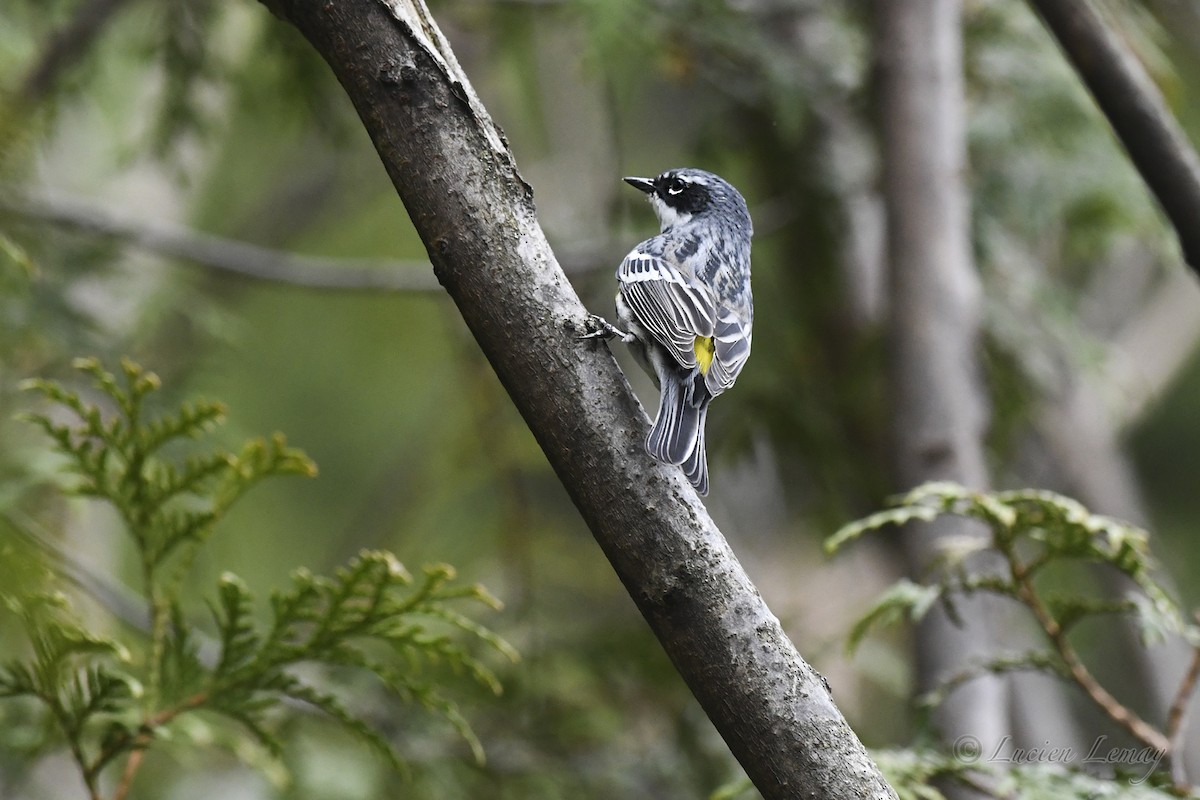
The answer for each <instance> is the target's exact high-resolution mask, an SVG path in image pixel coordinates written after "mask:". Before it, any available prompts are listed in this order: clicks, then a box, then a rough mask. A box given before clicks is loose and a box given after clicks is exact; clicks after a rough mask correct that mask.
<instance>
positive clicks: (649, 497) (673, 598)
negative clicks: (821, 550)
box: [263, 0, 895, 800]
mask: <svg viewBox="0 0 1200 800" xmlns="http://www.w3.org/2000/svg"><path fill="white" fill-rule="evenodd" d="M263 2H264V3H265V4H266V5H267V6H268V7H269V8H271V10H272V11H273V12H274V13H276V14H277V15H279V16H281V17H283V18H285V19H287V20H288V21H289V22H291V23H293V24H294V25H295V26H296V27H297V28H298V29H299V30H300V31H301V33H302V34H304V36H305V37H306V38H307V39H308V40H309V41H310V43H311V44H312V45H313V46H314V47H315V48H316V50H317V51H318V52H319V53H320V54H321V56H322V57H323V58H324V59H325V60H326V61H327V62H328V63H329V65H330V67H332V69H333V71H334V73H335V74H336V75H337V77H338V80H339V81H340V82H341V83H342V86H343V87H344V88H345V90H346V92H347V94H348V95H349V96H350V99H351V100H352V101H353V103H354V105H355V107H356V109H357V111H358V113H359V116H360V118H361V119H362V121H363V124H364V126H365V127H366V129H367V132H368V133H369V134H370V136H371V138H372V140H373V142H374V144H375V147H376V149H377V150H378V152H379V154H380V157H381V158H382V160H383V164H384V166H385V168H386V169H387V171H388V174H389V175H390V176H391V178H392V182H393V184H394V185H395V186H396V190H397V192H398V193H399V195H400V197H401V199H402V200H403V201H404V205H405V207H406V208H407V209H408V212H409V215H410V216H411V218H412V221H413V224H414V226H415V227H416V229H417V232H418V233H419V234H420V236H421V239H422V241H423V242H424V243H425V246H426V248H427V249H428V252H429V256H430V260H431V261H432V263H433V269H434V273H435V275H436V276H437V278H438V280H439V281H440V282H441V284H442V285H443V286H444V287H445V288H446V290H447V292H448V293H449V294H450V296H451V298H453V300H454V302H455V303H456V304H457V306H458V308H459V310H460V311H461V312H462V315H463V318H464V319H465V321H466V323H467V325H468V326H469V327H470V329H471V331H472V333H473V334H474V335H475V338H476V340H477V341H478V342H479V345H480V347H481V348H482V349H483V352H484V354H485V355H486V356H487V358H488V360H489V361H490V362H491V364H492V366H493V368H494V369H495V370H496V373H497V375H498V376H499V378H500V381H501V382H502V383H503V384H504V386H505V388H506V389H507V390H508V393H509V395H510V396H511V397H512V399H513V402H514V403H515V405H516V406H517V409H518V410H519V411H520V412H521V414H522V416H523V417H524V419H525V421H526V423H527V424H528V425H529V428H530V430H531V431H532V432H533V434H534V436H535V438H536V439H537V441H538V443H539V444H540V446H541V448H542V450H543V451H544V452H545V454H546V456H547V458H548V460H549V462H550V464H551V466H552V467H553V468H554V470H555V472H556V473H557V474H558V476H559V478H560V480H561V481H562V482H563V484H564V486H565V487H566V489H567V491H568V493H569V494H570V495H571V498H572V500H573V501H574V502H575V505H576V506H577V507H578V509H579V511H580V513H581V514H582V516H583V518H584V520H585V521H586V522H587V524H588V526H589V527H590V528H591V530H592V532H593V534H594V535H595V537H596V540H597V541H598V542H599V544H600V546H601V548H602V549H603V550H604V552H605V555H606V556H607V557H608V559H609V561H610V562H611V563H612V565H613V567H614V569H615V570H616V572H617V575H618V576H619V577H620V578H621V580H622V581H623V582H624V584H625V586H626V588H627V589H628V591H629V593H630V595H631V597H632V598H633V600H634V602H635V603H636V604H637V605H638V608H639V609H640V610H641V612H642V614H643V616H644V617H645V618H646V620H647V622H648V623H649V624H650V627H651V629H652V630H653V631H654V633H655V635H656V636H657V637H658V639H659V641H660V642H661V643H662V645H663V647H664V649H665V650H666V651H667V654H668V655H669V656H670V657H671V660H672V661H673V663H674V664H675V666H676V668H677V669H678V670H679V672H680V673H681V675H682V676H683V678H684V680H685V681H686V682H687V684H688V686H689V688H691V690H692V692H693V693H694V694H695V695H696V698H697V700H699V702H700V705H701V706H702V707H703V709H704V711H705V712H706V713H707V714H708V716H709V718H710V719H711V720H712V722H713V724H714V725H715V726H716V728H717V730H718V731H719V732H720V733H721V735H722V736H723V737H724V739H725V741H726V742H727V743H728V745H729V747H730V749H731V750H732V751H733V753H734V755H735V756H736V757H737V758H738V760H739V761H740V762H741V764H742V766H743V767H744V768H745V770H746V772H747V774H748V775H749V776H750V778H751V780H753V781H754V784H755V786H756V787H757V788H758V789H759V791H760V792H762V794H763V796H764V797H766V798H768V799H769V800H770V799H772V798H793V797H821V798H830V800H839V799H841V798H844V799H845V800H850V799H851V798H853V799H854V800H859V798H887V797H895V793H894V792H893V791H892V790H891V789H890V787H888V786H887V784H886V783H885V782H884V780H883V777H882V776H881V775H880V773H879V771H878V769H877V768H876V767H875V766H874V764H873V763H872V762H871V760H870V758H869V757H868V756H867V753H866V750H865V749H864V748H863V746H862V744H861V743H860V742H859V741H858V739H857V737H856V736H855V735H854V733H853V731H851V730H850V727H849V726H848V725H847V723H846V721H845V719H844V718H843V717H842V715H841V713H840V712H839V711H838V709H837V708H836V706H834V704H833V700H832V698H831V696H830V693H829V690H828V688H827V686H826V685H825V684H824V682H823V680H822V679H821V677H820V676H819V675H818V674H817V673H816V672H815V671H814V670H813V669H812V668H811V667H809V666H808V664H807V663H805V662H804V660H803V659H802V658H801V657H800V655H799V654H798V653H797V651H796V649H795V647H794V645H793V644H792V643H791V641H789V640H788V638H787V637H786V635H785V634H784V632H783V629H782V627H781V626H780V624H779V620H778V619H777V618H776V617H775V616H774V615H773V614H771V612H770V610H769V609H767V607H766V605H765V604H764V603H763V600H762V597H761V596H760V595H759V594H758V591H757V590H756V589H755V587H754V586H753V584H751V583H750V580H749V578H748V577H747V576H746V574H745V571H744V570H743V569H742V567H741V565H740V564H739V563H738V561H737V559H736V557H735V556H734V555H733V553H732V551H731V550H730V548H729V545H728V543H727V542H726V541H725V539H724V537H722V535H721V533H720V531H719V530H717V528H716V526H715V525H714V524H713V522H712V519H711V518H710V517H709V516H708V513H707V511H706V510H705V508H704V506H703V504H701V503H700V501H699V499H698V498H697V497H696V494H695V492H694V491H693V490H692V489H691V488H690V486H689V485H688V484H687V483H686V481H685V480H684V479H683V477H682V474H681V473H680V471H679V470H678V469H677V468H675V467H669V466H666V465H662V464H659V463H657V462H655V461H653V460H652V459H650V458H648V457H647V456H646V454H645V448H644V445H643V443H644V441H645V436H646V433H647V430H648V420H647V419H646V416H645V413H644V412H643V411H642V409H641V407H640V405H639V404H638V402H637V399H636V398H635V397H634V395H633V394H632V392H631V391H630V389H629V386H628V384H627V383H626V382H625V380H624V378H623V376H622V375H621V373H620V370H619V369H618V368H617V365H616V363H615V362H614V361H613V359H612V357H611V355H610V354H608V352H607V351H606V350H605V348H604V347H603V346H602V345H600V344H598V343H596V342H594V341H590V342H585V341H581V340H580V339H579V338H578V335H579V333H581V332H582V331H583V330H584V325H585V321H586V312H585V309H584V308H583V307H582V306H581V305H580V303H579V300H578V298H577V296H576V295H575V292H574V290H573V289H572V288H571V285H570V283H569V282H568V281H567V280H566V277H565V276H564V275H563V273H562V270H561V269H560V268H559V266H558V263H557V261H556V260H555V258H554V254H553V253H552V252H551V251H550V248H549V245H548V244H547V242H546V239H545V235H544V234H543V232H542V230H541V227H540V226H539V225H538V222H537V219H536V217H535V213H534V208H533V197H532V191H531V189H530V187H529V186H528V185H527V184H526V183H525V182H524V180H523V179H522V178H521V176H520V175H519V174H518V172H517V170H516V165H515V163H514V161H513V158H512V154H511V152H510V151H509V149H508V145H507V143H506V142H505V140H504V138H503V135H502V134H501V133H500V131H499V129H498V128H496V126H495V125H494V123H493V122H492V121H491V119H490V117H489V116H488V114H487V112H486V110H485V109H484V108H483V106H482V104H481V103H480V101H479V99H478V97H477V96H476V95H475V92H474V90H473V89H472V88H471V86H470V83H469V81H468V80H467V78H466V75H465V74H464V73H463V71H462V69H461V67H460V66H459V65H458V62H457V60H456V59H455V57H454V54H453V53H452V52H451V50H450V47H449V44H448V43H447V42H446V40H445V38H444V37H443V36H442V34H441V31H439V30H438V28H437V25H436V24H435V23H434V21H433V19H432V17H431V16H430V14H429V11H428V9H427V8H425V6H424V5H423V4H422V3H420V2H419V0H418V1H417V2H406V1H405V0H386V2H385V0H340V2H337V3H328V2H325V0H263Z"/></svg>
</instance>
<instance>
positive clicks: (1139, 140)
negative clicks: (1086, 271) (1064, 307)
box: [1030, 0, 1200, 273]
mask: <svg viewBox="0 0 1200 800" xmlns="http://www.w3.org/2000/svg"><path fill="white" fill-rule="evenodd" d="M1030 4H1031V5H1032V6H1033V7H1034V9H1035V10H1036V11H1037V12H1038V14H1040V15H1041V17H1042V20H1043V21H1044V22H1045V23H1046V27H1047V28H1049V30H1050V32H1051V33H1052V34H1054V37H1055V38H1056V39H1057V40H1058V43H1059V45H1060V46H1061V47H1062V49H1063V52H1064V53H1066V55H1067V58H1068V59H1069V60H1070V61H1071V63H1072V64H1073V65H1074V67H1075V70H1076V71H1077V72H1078V73H1079V77H1080V78H1081V79H1082V80H1083V82H1084V84H1085V85H1086V86H1087V88H1088V90H1089V91H1090V92H1091V93H1092V96H1093V97H1094V98H1095V99H1096V104H1097V105H1098V106H1099V107H1100V110H1101V111H1102V112H1104V115H1105V116H1106V117H1108V121H1109V124H1111V125H1112V128H1113V132H1114V133H1116V135H1117V138H1118V139H1119V140H1120V141H1121V144H1122V145H1124V147H1125V150H1126V151H1127V152H1128V153H1129V158H1130V160H1131V161H1132V162H1133V165H1134V167H1136V168H1137V170H1138V172H1140V173H1141V175H1142V179H1143V180H1144V181H1145V182H1146V185H1147V186H1148V187H1149V188H1150V191H1151V192H1152V193H1153V194H1154V196H1155V197H1156V198H1157V199H1158V202H1159V205H1160V206H1161V207H1162V210H1163V212H1164V213H1166V215H1167V219H1169V220H1170V221H1171V224H1172V225H1173V226H1174V228H1175V233H1176V235H1177V236H1178V237H1179V245H1180V248H1181V249H1182V250H1183V257H1184V260H1186V261H1187V263H1188V265H1189V266H1191V268H1192V269H1193V270H1194V271H1196V272H1197V273H1200V156H1197V155H1196V150H1195V148H1193V147H1192V145H1191V143H1190V142H1189V141H1188V139H1187V136H1185V135H1184V133H1183V131H1182V129H1180V127H1179V124H1178V123H1177V122H1176V121H1175V118H1174V117H1173V116H1172V115H1171V112H1170V111H1169V110H1168V109H1167V104H1166V102H1165V101H1164V100H1163V97H1162V93H1160V92H1159V91H1158V87H1156V86H1155V85H1154V82H1153V81H1152V80H1151V79H1150V76H1149V75H1147V74H1146V70H1145V69H1144V68H1143V67H1142V65H1141V63H1140V62H1139V61H1138V60H1137V58H1136V57H1134V55H1133V53H1131V52H1130V51H1129V49H1128V48H1127V47H1126V46H1125V45H1124V44H1123V43H1122V42H1121V41H1120V40H1119V39H1118V38H1117V36H1116V35H1115V34H1113V32H1112V31H1110V30H1108V29H1107V28H1106V27H1105V25H1104V21H1103V20H1102V19H1101V18H1100V16H1099V14H1097V13H1096V11H1095V9H1094V8H1093V7H1092V5H1091V4H1090V3H1088V2H1085V0H1030Z"/></svg>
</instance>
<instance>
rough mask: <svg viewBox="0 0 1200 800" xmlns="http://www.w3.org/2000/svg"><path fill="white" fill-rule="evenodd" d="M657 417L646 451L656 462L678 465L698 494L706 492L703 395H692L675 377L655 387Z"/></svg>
mask: <svg viewBox="0 0 1200 800" xmlns="http://www.w3.org/2000/svg"><path fill="white" fill-rule="evenodd" d="M659 389H660V391H661V394H660V395H659V401H658V416H657V417H655V419H654V426H653V427H652V428H651V429H650V435H649V436H648V437H647V438H646V450H647V451H649V453H650V455H652V456H654V457H655V458H657V459H658V460H659V461H665V462H666V463H668V464H679V465H681V466H682V467H683V471H684V474H685V475H687V478H688V480H689V481H691V482H692V485H693V486H695V487H696V489H697V490H698V491H699V492H700V493H701V494H707V492H708V462H707V459H706V457H705V453H704V420H705V418H706V417H707V416H708V401H709V400H710V399H711V398H708V397H706V396H702V397H695V396H694V389H693V391H689V386H688V385H687V384H685V383H683V382H682V381H679V380H678V379H675V378H669V379H666V380H663V381H662V382H661V384H660V386H659Z"/></svg>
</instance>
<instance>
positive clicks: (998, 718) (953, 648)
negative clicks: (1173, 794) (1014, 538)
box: [875, 0, 1008, 753]
mask: <svg viewBox="0 0 1200 800" xmlns="http://www.w3.org/2000/svg"><path fill="white" fill-rule="evenodd" d="M875 9H876V16H877V30H876V44H877V48H878V57H879V102H880V111H881V115H880V123H881V138H882V150H883V161H884V186H883V189H884V201H885V205H886V209H887V234H888V260H889V265H888V267H889V282H890V292H889V298H890V300H889V326H888V341H889V344H890V346H891V355H890V365H891V375H892V386H893V391H894V402H895V407H896V411H895V417H894V447H895V461H896V473H897V477H898V480H899V482H900V484H901V486H902V487H903V488H906V489H907V488H911V487H912V486H915V485H917V484H920V483H923V482H925V481H929V480H953V481H957V482H959V483H962V484H964V485H966V486H970V487H972V488H977V489H986V488H987V486H988V482H989V481H988V471H987V466H986V464H985V462H984V453H983V432H984V426H985V423H986V417H987V410H986V403H985V400H984V398H983V393H982V391H981V387H980V385H979V380H978V374H977V373H978V367H977V365H976V346H977V341H978V333H979V315H980V311H979V305H980V302H979V301H980V287H979V279H978V276H977V274H976V272H975V269H974V265H973V263H972V259H971V250H970V242H969V238H968V236H969V217H968V202H967V193H966V189H965V187H964V185H963V171H964V169H965V163H966V137H965V114H966V112H965V100H964V94H963V85H962V40H961V30H960V26H961V22H960V9H959V4H958V0H905V2H894V0H879V2H877V3H876V4H875ZM983 535H984V532H983V531H982V530H981V529H980V528H978V527H975V526H973V525H971V524H970V523H968V522H967V521H964V520H958V519H952V518H944V519H941V520H938V521H937V522H935V523H931V524H921V525H910V526H908V527H907V528H906V530H905V550H906V552H907V555H908V560H909V569H910V571H911V572H912V573H913V574H914V575H915V576H917V577H918V578H919V577H920V576H921V575H923V574H924V573H925V572H926V571H927V570H928V569H929V568H930V567H931V565H932V564H933V563H934V561H935V560H936V559H937V558H938V555H939V554H940V552H941V549H942V547H943V545H944V544H945V543H946V541H947V540H948V539H955V538H959V537H977V536H983ZM956 605H958V604H956ZM991 605H992V604H990V603H989V602H988V601H987V600H986V599H985V598H976V599H968V600H967V601H966V602H965V603H963V604H961V605H958V610H959V612H960V614H961V615H962V616H963V617H964V619H965V620H966V624H965V625H964V626H963V627H958V626H956V625H954V624H952V623H951V621H950V620H949V619H948V618H947V617H946V615H944V614H941V613H933V614H930V615H929V616H927V617H926V619H925V621H924V622H923V623H922V625H921V626H920V628H919V630H918V637H917V648H918V659H917V666H918V672H919V676H918V677H919V680H920V681H921V683H922V684H923V688H926V689H928V688H932V687H933V686H934V685H936V684H938V683H940V682H941V681H943V680H945V679H947V678H948V677H950V676H952V675H954V674H955V673H957V672H959V671H961V670H963V669H965V668H966V667H967V666H968V665H969V664H970V663H972V662H973V661H977V660H982V659H984V658H985V657H986V656H987V655H989V654H990V655H995V654H996V653H995V644H994V639H993V631H992V628H993V627H994V625H995V620H994V617H993V616H992V615H990V614H989V613H988V610H989V607H990V606H991ZM1007 719H1008V711H1007V697H1006V692H1005V691H1004V683H1003V682H1002V681H1000V680H999V679H997V678H984V679H980V680H977V681H974V682H972V683H971V684H968V685H967V686H966V687H964V688H963V689H961V690H959V691H958V692H956V693H955V694H953V695H951V697H950V699H949V700H948V701H947V703H945V704H944V705H943V706H942V707H941V708H940V709H939V719H938V721H939V723H940V725H941V727H942V730H943V733H944V735H946V736H947V737H956V736H962V735H970V736H973V737H975V738H976V739H977V740H978V741H979V743H980V744H981V745H982V746H983V748H984V750H985V751H986V752H988V753H991V752H993V751H994V749H995V747H996V746H998V745H999V744H1000V742H1001V740H1002V739H1003V737H1004V736H1005V734H1007V733H1008V724H1007Z"/></svg>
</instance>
